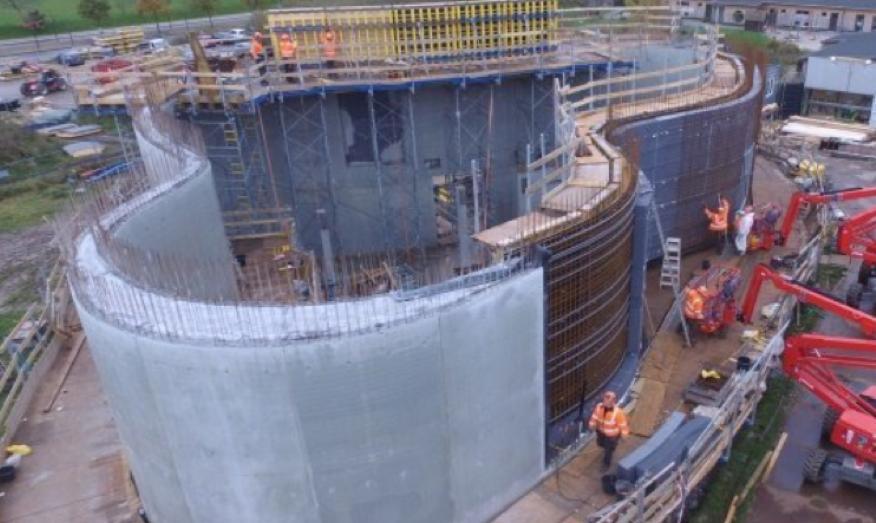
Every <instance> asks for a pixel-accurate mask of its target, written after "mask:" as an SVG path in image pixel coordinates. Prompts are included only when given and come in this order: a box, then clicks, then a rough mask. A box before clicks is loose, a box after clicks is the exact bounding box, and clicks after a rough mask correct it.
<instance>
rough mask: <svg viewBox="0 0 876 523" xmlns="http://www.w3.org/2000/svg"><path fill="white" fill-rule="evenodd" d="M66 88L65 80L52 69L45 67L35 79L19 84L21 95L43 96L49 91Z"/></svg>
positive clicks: (64, 89)
mask: <svg viewBox="0 0 876 523" xmlns="http://www.w3.org/2000/svg"><path fill="white" fill-rule="evenodd" d="M66 90H67V80H65V79H64V77H62V76H61V75H59V74H58V72H57V71H55V70H54V69H46V70H45V71H43V72H41V73H40V75H39V77H37V78H36V79H35V80H28V81H26V82H24V83H23V84H21V94H22V95H23V96H45V95H47V94H49V93H54V92H57V91H66Z"/></svg>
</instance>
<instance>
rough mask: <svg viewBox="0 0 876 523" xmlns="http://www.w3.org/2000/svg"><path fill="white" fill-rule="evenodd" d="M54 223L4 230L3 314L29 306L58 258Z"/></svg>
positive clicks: (0, 259) (0, 240)
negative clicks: (9, 231)
mask: <svg viewBox="0 0 876 523" xmlns="http://www.w3.org/2000/svg"><path fill="white" fill-rule="evenodd" d="M53 238H54V231H53V229H52V226H51V224H47V223H42V224H40V225H37V226H35V227H30V228H28V229H24V230H21V231H16V232H11V233H0V245H2V246H3V247H2V249H0V313H4V312H6V313H11V312H13V311H20V310H23V309H26V308H27V306H28V305H30V303H32V302H33V301H34V300H35V299H36V298H37V297H38V296H39V292H40V291H41V290H42V289H41V287H40V284H39V282H40V281H42V280H43V279H44V278H41V276H42V277H44V276H46V275H48V272H49V271H50V270H51V268H52V264H53V263H54V262H55V259H56V258H57V256H56V254H55V252H56V250H55V248H54V246H53V243H52V241H53Z"/></svg>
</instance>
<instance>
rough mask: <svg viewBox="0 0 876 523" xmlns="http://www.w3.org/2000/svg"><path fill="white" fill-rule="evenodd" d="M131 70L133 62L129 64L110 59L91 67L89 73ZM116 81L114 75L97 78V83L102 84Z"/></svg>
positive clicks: (124, 61)
mask: <svg viewBox="0 0 876 523" xmlns="http://www.w3.org/2000/svg"><path fill="white" fill-rule="evenodd" d="M133 69H134V62H130V61H128V60H124V59H122V58H110V59H109V60H104V61H102V62H98V63H96V64H94V65H92V66H91V72H93V73H111V72H113V71H121V70H129V71H130V70H133ZM117 79H118V77H116V76H115V75H108V74H103V75H100V76H98V78H97V81H98V82H100V83H102V84H108V83H110V82H115V81H116V80H117Z"/></svg>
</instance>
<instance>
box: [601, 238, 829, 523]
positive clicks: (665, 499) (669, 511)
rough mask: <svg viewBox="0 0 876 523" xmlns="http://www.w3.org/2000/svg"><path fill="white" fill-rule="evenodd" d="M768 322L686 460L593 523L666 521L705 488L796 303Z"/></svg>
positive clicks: (805, 265)
mask: <svg viewBox="0 0 876 523" xmlns="http://www.w3.org/2000/svg"><path fill="white" fill-rule="evenodd" d="M823 241H824V238H823V236H822V233H821V232H819V233H818V234H816V235H815V236H813V237H812V238H811V239H810V240H809V242H808V243H807V244H806V245H805V246H804V247H803V248H802V249H801V251H800V257H799V258H798V260H799V261H798V265H797V267H796V268H795V269H794V271H793V277H794V279H796V280H800V281H806V280H808V279H809V278H810V277H812V276H813V275H814V274H815V271H816V270H817V268H818V264H819V260H820V257H821V252H822V249H823ZM779 304H780V306H779V308H778V311H777V312H776V314H775V315H774V316H773V317H772V319H771V320H770V322H769V326H772V327H774V330H773V331H772V336H771V337H770V338H769V340H768V341H767V342H766V343H765V344H764V345H763V346H762V347H760V348H759V349H760V355H759V356H758V357H757V358H756V359H755V360H754V361H753V363H752V366H751V368H750V369H749V370H748V371H744V372H737V373H736V374H734V375H733V377H732V378H731V379H730V382H729V383H728V384H727V385H726V386H727V387H728V388H729V389H730V391H731V392H730V394H729V395H728V396H727V398H725V399H724V401H722V402H721V405H720V406H718V407H717V409H716V410H715V413H714V415H713V416H712V419H711V422H710V424H709V426H708V427H707V428H706V430H705V431H704V432H703V433H702V434H701V435H700V436H699V437H698V438H697V440H696V441H695V442H694V443H693V444H692V445H691V447H690V451H689V452H688V457H687V459H685V460H684V461H682V462H681V463H672V464H670V465H668V466H666V467H665V468H664V469H662V470H661V471H659V472H657V473H656V474H653V475H651V476H649V477H646V478H644V479H643V480H641V481H640V482H639V483H638V484H637V485H636V487H635V489H634V490H633V491H632V492H631V493H630V494H629V495H628V496H627V497H626V498H624V499H623V500H622V501H620V502H618V503H615V504H613V505H610V506H608V507H605V508H604V509H602V510H601V511H599V512H597V513H596V514H594V515H592V516H590V518H589V521H591V522H605V523H643V522H645V521H665V520H666V519H667V518H670V517H675V515H676V514H678V515H679V516H678V517H679V519H681V517H680V512H683V511H684V510H685V500H686V496H687V493H688V492H690V491H691V490H692V489H693V488H695V487H696V486H697V485H698V484H699V483H701V482H702V481H703V480H704V479H705V478H706V476H708V474H709V472H711V470H712V469H713V468H714V467H715V465H716V464H717V463H718V461H719V460H720V459H721V456H722V455H724V453H725V452H726V451H727V450H728V449H729V448H730V447H731V446H732V444H733V438H734V436H735V435H736V433H737V432H738V431H739V429H740V428H741V427H742V425H743V423H745V421H746V420H747V419H749V418H750V416H751V415H752V414H753V413H754V410H755V408H756V407H757V404H758V402H759V401H760V398H761V396H762V395H763V390H764V385H765V383H766V380H767V378H768V376H769V373H770V371H771V370H772V369H773V368H774V367H775V366H776V365H777V362H778V357H779V356H780V355H781V353H782V350H783V349H784V333H785V330H786V329H787V328H788V326H789V325H790V323H791V321H792V320H793V317H794V313H795V306H796V305H797V300H796V299H795V298H794V297H793V296H790V295H783V296H782V298H781V299H780V301H779Z"/></svg>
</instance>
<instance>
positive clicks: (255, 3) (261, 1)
mask: <svg viewBox="0 0 876 523" xmlns="http://www.w3.org/2000/svg"><path fill="white" fill-rule="evenodd" d="M267 3H268V0H243V5H245V6H247V7H249V8H250V10H252V11H261V10H262V8H263V7H265V4H267Z"/></svg>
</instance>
